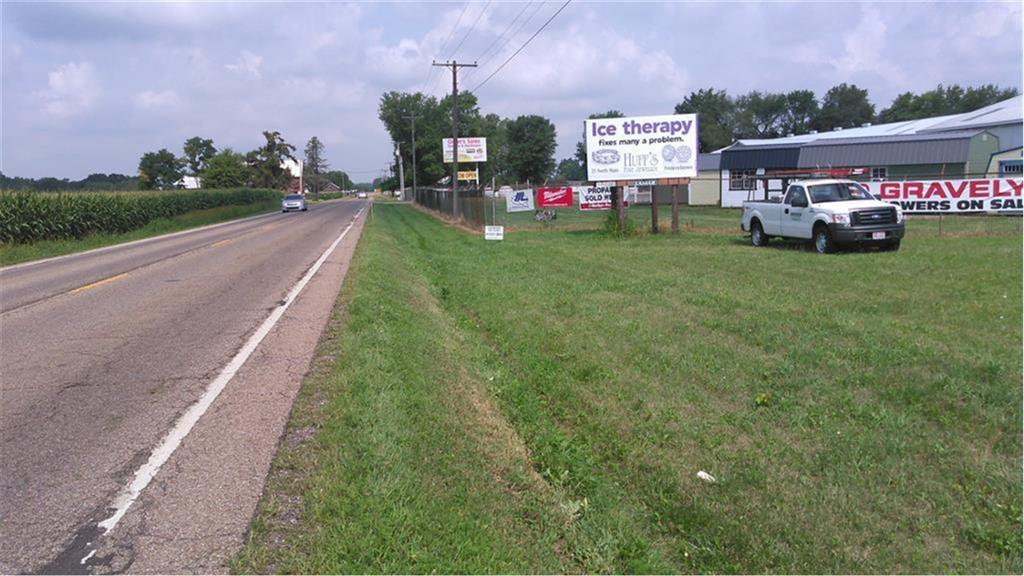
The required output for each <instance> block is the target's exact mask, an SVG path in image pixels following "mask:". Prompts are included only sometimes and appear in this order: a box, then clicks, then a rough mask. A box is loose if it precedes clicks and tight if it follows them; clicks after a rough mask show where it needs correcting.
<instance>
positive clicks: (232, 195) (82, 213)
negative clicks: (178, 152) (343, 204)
mask: <svg viewBox="0 0 1024 576" xmlns="http://www.w3.org/2000/svg"><path fill="white" fill-rule="evenodd" d="M279 198H281V193H280V192H278V191H276V190H266V189H249V188H239V189H232V190H189V191H173V192H117V193H115V192H110V193H104V192H100V193H88V192H78V193H62V194H48V193H39V192H0V243H13V244H27V243H30V242H35V241H37V240H64V239H76V238H82V237H83V236H86V235H88V234H94V233H98V232H105V233H113V234H117V233H123V232H128V231H130V230H134V229H136V228H141V227H142V226H145V225H146V224H148V223H150V222H152V221H153V220H156V219H158V218H168V217H171V216H177V215H179V214H184V213H186V212H191V211H193V210H205V209H208V208H217V207H220V206H239V205H247V204H254V203H257V202H266V201H271V200H276V199H279Z"/></svg>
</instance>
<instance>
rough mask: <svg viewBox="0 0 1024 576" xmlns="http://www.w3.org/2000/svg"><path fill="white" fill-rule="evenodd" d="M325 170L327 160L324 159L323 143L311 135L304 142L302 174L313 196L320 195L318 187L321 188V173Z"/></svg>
mask: <svg viewBox="0 0 1024 576" xmlns="http://www.w3.org/2000/svg"><path fill="white" fill-rule="evenodd" d="M326 171H327V160H325V159H324V144H323V142H321V141H320V139H319V138H317V137H316V136H313V137H312V138H310V139H309V142H307V143H306V162H305V165H304V166H303V176H304V177H305V179H306V181H307V182H308V183H309V186H310V188H311V189H312V190H313V196H315V197H318V196H320V189H321V188H323V182H324V180H323V173H324V172H326Z"/></svg>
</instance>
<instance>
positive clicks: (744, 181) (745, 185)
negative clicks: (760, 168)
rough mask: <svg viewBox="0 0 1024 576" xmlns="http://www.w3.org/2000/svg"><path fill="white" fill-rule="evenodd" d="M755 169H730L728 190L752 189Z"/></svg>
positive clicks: (755, 174) (755, 173) (754, 181)
mask: <svg viewBox="0 0 1024 576" xmlns="http://www.w3.org/2000/svg"><path fill="white" fill-rule="evenodd" d="M756 177H757V170H732V171H730V172H729V190H753V189H754V188H755V183H756V182H757V180H756Z"/></svg>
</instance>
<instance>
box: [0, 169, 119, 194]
mask: <svg viewBox="0 0 1024 576" xmlns="http://www.w3.org/2000/svg"><path fill="white" fill-rule="evenodd" d="M0 189H3V190H30V191H34V192H78V191H100V190H138V189H139V179H138V178H137V177H135V176H128V175H126V174H102V173H96V174H89V175H88V176H86V177H85V178H83V179H82V180H69V179H67V178H53V177H51V176H47V177H44V178H21V177H18V176H13V177H12V176H6V175H4V173H3V172H0Z"/></svg>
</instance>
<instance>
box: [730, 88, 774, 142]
mask: <svg viewBox="0 0 1024 576" xmlns="http://www.w3.org/2000/svg"><path fill="white" fill-rule="evenodd" d="M786 105H787V102H786V95H785V94H773V93H771V92H759V91H757V90H754V91H752V92H750V93H749V94H746V95H743V96H740V97H739V98H737V99H736V102H735V113H734V121H733V130H734V132H735V133H736V136H737V137H738V138H778V137H779V136H782V135H783V134H784V132H783V127H782V125H783V123H784V121H785V118H786V111H787V108H786Z"/></svg>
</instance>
